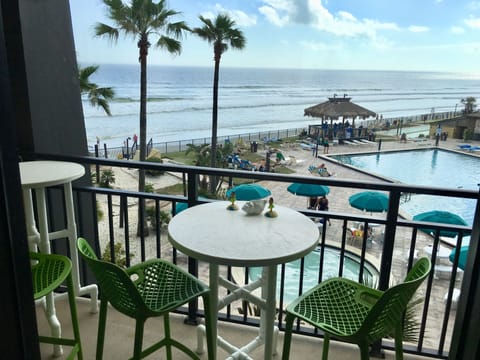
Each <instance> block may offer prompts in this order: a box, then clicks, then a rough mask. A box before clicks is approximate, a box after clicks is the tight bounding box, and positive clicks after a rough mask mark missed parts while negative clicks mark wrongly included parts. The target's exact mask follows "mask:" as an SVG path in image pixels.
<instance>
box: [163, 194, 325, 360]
mask: <svg viewBox="0 0 480 360" xmlns="http://www.w3.org/2000/svg"><path fill="white" fill-rule="evenodd" d="M243 204H244V202H241V201H239V202H237V205H238V207H239V208H241V207H242V205H243ZM228 205H229V202H224V201H219V202H212V203H207V204H202V205H197V206H194V207H192V208H189V209H186V210H184V211H182V212H181V213H179V214H177V215H175V216H174V217H173V219H172V220H171V221H170V223H169V225H168V233H169V238H170V241H171V242H172V244H173V246H174V247H175V248H177V249H178V250H180V251H182V252H183V253H185V254H187V255H188V256H191V257H193V258H196V259H198V260H202V261H205V262H208V263H209V264H210V275H209V283H210V290H211V292H212V301H211V307H212V313H213V312H214V311H218V310H219V309H221V308H223V307H224V306H226V305H227V304H228V303H230V302H231V301H233V300H236V299H238V298H245V299H247V300H249V301H251V302H255V303H257V304H258V305H259V306H260V307H261V308H262V311H261V318H260V332H259V336H258V337H257V338H256V339H255V340H254V341H252V342H251V343H250V344H248V345H246V346H244V347H242V348H241V349H238V348H235V347H234V346H231V345H229V344H228V343H226V341H225V340H223V339H221V338H219V342H218V343H219V344H220V345H222V346H223V347H224V348H226V349H227V350H229V351H230V352H231V353H232V354H233V355H232V356H244V357H245V356H247V355H246V354H247V353H248V352H250V351H251V350H253V349H254V348H256V347H258V346H259V345H261V344H265V351H264V359H268V360H271V359H272V356H273V355H274V354H275V353H276V349H274V347H275V346H274V342H275V339H274V322H275V306H276V283H277V281H276V276H277V265H278V264H282V263H285V262H290V261H293V260H295V259H298V258H301V257H302V256H305V255H306V254H308V253H309V252H311V251H312V250H313V249H314V248H315V246H316V245H317V243H318V239H319V230H318V228H317V226H316V225H315V223H314V222H313V221H312V220H310V219H309V218H308V217H306V216H304V215H303V214H300V213H299V212H297V211H294V210H292V209H289V208H286V207H283V206H275V208H274V211H276V212H277V214H278V217H276V218H269V217H266V216H264V215H263V214H261V215H255V216H251V215H247V214H246V213H245V212H243V211H242V210H236V211H232V210H227V206H228ZM266 211H268V210H265V212H266ZM219 265H230V266H240V267H245V266H262V267H263V272H262V273H263V275H262V278H261V279H259V280H258V286H257V287H260V286H261V287H262V298H259V299H255V296H254V295H252V294H251V291H252V290H254V289H255V288H256V287H255V285H254V284H249V285H248V290H247V291H248V293H247V291H246V290H245V288H241V287H239V286H238V285H236V284H233V283H231V282H229V281H228V280H226V279H223V278H219V276H218V275H219V274H218V266H219ZM219 285H221V286H224V287H227V288H228V289H229V290H230V291H231V294H229V295H228V296H227V298H228V299H220V300H219V299H218V286H219ZM212 327H213V331H214V332H215V334H214V336H216V335H217V334H216V324H215V325H214V326H212ZM198 350H199V351H202V350H203V345H200V344H199V349H198ZM246 358H248V357H246Z"/></svg>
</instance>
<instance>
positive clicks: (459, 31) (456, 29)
mask: <svg viewBox="0 0 480 360" xmlns="http://www.w3.org/2000/svg"><path fill="white" fill-rule="evenodd" d="M450 31H451V32H452V34H463V33H464V32H465V29H464V28H462V27H461V26H452V27H451V28H450Z"/></svg>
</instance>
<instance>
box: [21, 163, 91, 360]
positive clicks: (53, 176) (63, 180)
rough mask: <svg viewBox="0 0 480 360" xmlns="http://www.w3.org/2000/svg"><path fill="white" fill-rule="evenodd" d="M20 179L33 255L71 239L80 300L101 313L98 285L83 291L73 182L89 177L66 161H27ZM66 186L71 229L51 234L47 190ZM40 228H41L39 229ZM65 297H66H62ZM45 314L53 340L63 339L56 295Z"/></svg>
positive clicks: (58, 348) (56, 350)
mask: <svg viewBox="0 0 480 360" xmlns="http://www.w3.org/2000/svg"><path fill="white" fill-rule="evenodd" d="M19 167H20V178H21V183H22V190H23V201H24V208H25V221H26V226H27V235H28V243H29V247H30V250H31V251H36V250H37V246H38V248H39V249H40V251H41V252H42V253H46V254H50V252H51V251H50V241H51V240H56V239H60V238H68V241H69V244H70V256H71V260H72V280H73V284H74V287H75V294H76V295H77V296H79V295H84V294H89V295H90V299H91V308H90V311H91V312H92V313H96V312H98V304H97V300H98V288H97V286H96V285H95V284H92V285H88V286H84V287H81V286H80V276H79V267H78V253H77V247H76V241H77V226H76V223H75V212H74V205H73V193H72V181H73V180H76V179H78V178H80V177H82V176H83V175H84V174H85V169H84V167H83V166H81V165H79V164H76V163H70V162H63V161H26V162H20V163H19ZM57 185H63V191H64V195H65V211H66V217H67V226H66V228H65V229H63V230H59V231H55V232H50V231H49V228H48V214H47V204H46V196H45V190H46V188H48V187H51V186H57ZM32 190H35V191H34V192H35V200H36V210H37V217H38V224H35V217H34V208H33V201H32ZM37 225H38V226H37ZM63 295H65V296H66V293H65V294H62V295H61V296H63ZM45 314H46V316H47V319H48V322H49V324H50V328H51V331H52V336H54V337H60V334H61V328H60V322H59V321H58V319H57V316H56V313H55V303H54V298H53V293H52V294H50V295H49V296H47V297H46V305H45ZM62 353H63V350H62V347H61V346H60V345H55V346H54V356H60V355H62Z"/></svg>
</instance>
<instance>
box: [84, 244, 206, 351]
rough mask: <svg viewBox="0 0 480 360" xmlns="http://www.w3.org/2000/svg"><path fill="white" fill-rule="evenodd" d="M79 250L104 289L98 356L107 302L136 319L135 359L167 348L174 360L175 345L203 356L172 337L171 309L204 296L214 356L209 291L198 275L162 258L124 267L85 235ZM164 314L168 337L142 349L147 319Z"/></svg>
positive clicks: (101, 343) (182, 349)
mask: <svg viewBox="0 0 480 360" xmlns="http://www.w3.org/2000/svg"><path fill="white" fill-rule="evenodd" d="M77 246H78V250H79V252H80V254H81V256H82V257H83V259H85V261H86V262H87V264H88V266H89V267H90V269H91V270H92V271H93V273H94V275H95V277H96V279H97V282H98V286H99V288H100V290H101V303H100V315H99V322H98V339H97V353H96V359H97V360H100V359H102V357H103V345H104V341H105V325H106V320H107V305H108V303H110V304H111V305H112V306H113V307H114V308H115V309H117V310H118V311H119V312H121V313H122V314H124V315H126V316H129V317H131V318H133V319H135V321H136V325H135V344H134V350H133V358H132V359H141V358H144V357H146V356H148V355H150V354H151V353H153V352H155V351H157V350H159V349H160V348H162V347H164V346H165V347H166V352H167V358H168V359H169V360H171V359H172V347H176V348H178V349H179V350H181V351H183V352H184V353H185V354H187V355H188V356H190V357H191V358H192V359H200V358H199V356H198V355H196V354H195V353H194V352H193V351H192V350H190V349H189V348H187V347H186V346H185V345H183V344H181V343H180V342H178V341H176V340H174V339H172V338H171V334H170V320H169V312H170V311H172V310H175V309H177V308H178V307H180V306H182V305H184V304H186V303H188V302H190V301H192V300H194V299H196V298H197V297H198V296H202V298H203V304H204V306H205V326H206V330H207V331H206V332H207V337H206V338H207V351H208V358H209V359H213V358H214V351H215V349H214V347H213V346H214V342H213V337H212V336H211V333H212V331H211V325H210V324H211V323H212V322H211V320H210V319H211V316H212V315H213V314H210V311H209V309H210V307H209V303H210V298H209V296H210V290H209V288H208V287H207V286H206V285H204V284H203V283H202V282H200V281H199V280H198V279H197V278H195V277H194V276H192V275H191V274H189V273H187V272H186V271H184V270H182V269H181V268H179V267H177V266H175V265H174V264H172V263H169V262H167V261H164V260H161V259H152V260H148V261H146V262H143V263H141V264H137V265H134V266H131V267H130V268H128V269H123V268H121V267H119V266H117V265H115V264H113V263H110V262H107V261H102V260H99V259H98V258H97V256H96V255H95V253H94V251H93V249H92V248H91V247H90V245H89V244H88V243H87V241H86V240H85V239H83V238H79V239H78V241H77ZM157 316H163V319H164V331H165V336H164V337H163V339H161V340H160V341H159V342H157V343H155V344H153V345H152V346H150V347H148V348H147V349H145V350H143V351H142V342H143V330H144V324H145V321H146V320H147V319H148V318H150V317H157Z"/></svg>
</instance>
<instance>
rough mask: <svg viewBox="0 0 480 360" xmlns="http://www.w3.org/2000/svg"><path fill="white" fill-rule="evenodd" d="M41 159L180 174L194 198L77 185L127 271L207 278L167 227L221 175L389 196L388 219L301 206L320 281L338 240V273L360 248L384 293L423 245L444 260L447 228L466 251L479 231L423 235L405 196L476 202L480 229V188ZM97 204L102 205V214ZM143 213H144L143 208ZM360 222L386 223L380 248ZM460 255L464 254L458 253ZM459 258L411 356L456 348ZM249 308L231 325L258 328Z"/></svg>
mask: <svg viewBox="0 0 480 360" xmlns="http://www.w3.org/2000/svg"><path fill="white" fill-rule="evenodd" d="M35 158H37V159H50V160H66V161H74V162H78V163H81V164H84V165H86V166H87V168H90V169H92V170H93V171H95V169H99V170H97V171H102V170H101V169H102V168H105V167H108V168H110V167H118V168H126V167H127V166H128V169H130V171H135V170H132V169H145V170H162V171H164V172H169V173H170V174H173V175H175V176H177V177H178V179H179V183H182V184H183V186H184V189H183V191H181V192H179V193H182V194H187V195H186V196H184V195H167V194H157V193H140V192H138V191H134V190H123V189H108V188H101V187H94V186H74V192H75V194H76V206H77V214H84V213H85V211H84V210H85V207H89V209H90V210H91V211H90V212H88V211H87V212H86V213H87V214H88V213H89V214H90V215H89V216H91V219H86V218H85V217H83V218H80V219H78V224H77V227H78V229H79V230H78V233H79V235H82V234H83V233H85V232H88V231H91V230H92V229H86V226H87V225H86V224H89V223H90V224H91V223H93V224H94V229H93V233H94V235H93V239H90V240H91V241H92V242H93V244H94V245H95V249H96V251H97V253H98V254H99V255H102V254H103V253H107V254H109V256H110V259H111V260H112V261H123V263H124V265H125V266H130V265H131V264H133V263H136V262H139V261H144V260H146V259H147V258H151V257H159V258H160V257H161V258H167V259H169V260H171V261H172V262H174V263H176V264H178V265H180V266H185V267H187V268H188V270H189V271H190V272H191V273H193V274H194V275H196V276H199V277H201V276H203V273H200V272H199V267H202V266H204V265H205V264H198V262H197V261H196V260H194V259H189V258H187V257H186V256H184V255H183V254H179V253H178V252H177V251H176V249H174V248H172V247H171V245H170V244H169V242H168V236H167V234H166V231H165V226H166V223H167V222H168V219H167V218H168V216H166V215H174V214H175V207H176V206H175V205H176V204H178V203H187V204H188V206H195V205H196V204H199V203H202V202H206V201H210V200H207V199H205V198H199V195H198V194H199V189H200V183H201V180H202V178H204V177H209V176H215V177H217V178H219V179H220V178H222V179H224V180H225V181H226V182H227V183H229V184H232V182H233V179H249V180H254V181H269V182H274V183H278V182H281V183H289V182H300V183H319V184H323V185H329V186H334V187H337V188H345V189H370V190H377V191H385V192H388V194H389V208H388V212H387V214H386V216H385V217H373V216H370V215H369V214H366V215H363V214H362V215H358V214H352V213H339V212H333V211H330V212H328V214H327V213H326V212H322V211H313V210H305V209H298V210H299V211H301V212H302V213H304V214H305V215H307V216H309V217H311V218H314V219H323V225H321V230H322V231H321V237H320V240H319V251H318V255H317V256H318V259H319V261H318V266H319V268H318V270H319V277H318V278H319V281H320V279H321V278H322V272H323V271H324V252H323V249H324V247H325V246H326V245H327V244H332V243H333V244H334V245H336V247H337V248H338V249H339V259H340V260H339V263H338V264H337V266H338V268H337V274H338V275H339V276H342V274H343V264H344V262H345V257H346V256H347V255H348V254H349V252H351V251H352V249H353V251H354V252H356V253H357V255H358V256H359V259H360V260H359V263H360V271H359V274H358V281H362V280H363V278H364V277H363V274H362V272H363V271H364V270H363V269H364V265H365V263H366V262H369V261H370V260H371V258H372V257H373V258H374V259H377V260H379V261H377V263H378V265H379V278H378V281H377V282H376V283H375V284H374V285H376V287H377V288H379V289H382V290H385V289H387V288H388V287H389V285H390V284H391V283H392V282H398V281H401V279H402V278H403V276H404V275H405V274H406V272H407V271H408V269H410V268H411V266H412V264H413V263H414V261H415V259H416V257H417V256H418V251H419V250H420V251H421V249H422V246H424V245H431V246H432V255H431V259H432V262H433V263H435V262H437V260H438V259H437V249H438V248H439V246H440V245H441V237H440V236H439V232H440V230H453V231H457V232H458V234H459V236H458V240H457V242H456V244H455V248H457V249H458V250H459V249H460V246H461V240H462V237H463V236H464V234H467V233H468V232H469V231H470V230H471V229H469V228H468V227H465V226H455V225H441V224H428V228H430V229H433V231H434V233H433V236H431V235H427V234H424V233H422V232H421V231H419V228H421V227H422V226H423V227H424V226H425V223H422V222H418V221H411V220H406V219H402V218H401V217H399V207H400V203H401V199H402V198H403V197H404V196H405V194H408V195H410V194H426V195H433V196H447V197H455V198H466V199H475V200H476V201H477V210H476V213H475V219H474V224H480V213H479V211H478V208H479V206H478V203H479V199H480V196H479V193H478V192H476V191H468V190H459V189H444V188H430V187H418V186H411V185H402V184H391V183H385V182H368V181H354V180H342V179H338V178H319V177H315V178H314V177H305V176H297V175H284V174H271V173H259V172H248V171H237V170H227V169H212V168H202V167H192V166H183V165H166V164H155V163H140V162H136V161H128V163H127V162H125V161H119V160H108V159H95V158H92V157H72V156H59V155H55V156H54V155H45V154H43V155H42V154H36V155H35ZM182 179H183V180H182ZM92 204H97V205H94V207H93V208H92ZM98 204H100V205H98ZM95 207H97V208H96V209H95ZM99 208H100V209H99ZM139 208H140V209H141V211H139ZM82 210H83V211H82ZM102 212H103V216H102ZM133 215H138V221H136V222H134V223H132V222H131V221H130V220H129V219H130V218H131V217H132V216H133ZM327 215H328V218H329V219H330V221H335V222H337V223H340V224H341V225H342V226H341V231H340V233H339V234H338V235H335V236H334V235H333V233H332V231H333V230H331V228H330V227H329V226H327V222H326V221H325V219H326V216H327ZM352 222H358V223H360V224H363V228H364V229H368V228H369V227H370V226H371V225H378V226H380V227H381V228H384V231H380V233H381V234H380V235H381V236H378V238H377V243H376V244H375V246H372V247H369V242H368V241H367V240H368V238H367V237H368V232H367V231H365V232H364V235H363V240H364V241H362V242H361V244H360V245H359V247H355V246H353V247H352V246H351V244H349V242H350V239H349V233H348V227H349V224H351V223H352ZM332 228H333V227H332ZM147 229H148V230H149V231H150V233H149V235H147V234H146V230H147ZM116 244H120V247H121V249H122V250H121V251H119V250H118V248H117V249H116V248H115V246H116ZM70 250H71V249H70ZM458 253H459V252H458V251H457V254H458ZM458 261H459V259H458V256H457V257H455V259H454V262H453V264H452V265H453V266H450V268H449V269H451V272H449V273H444V272H443V273H442V274H441V276H440V273H438V274H437V273H435V272H432V273H431V275H430V277H429V279H428V281H426V283H425V284H424V285H423V286H422V288H421V290H420V296H421V298H422V299H424V301H423V303H422V304H421V305H420V306H419V307H418V309H417V310H416V315H417V316H416V319H417V321H418V327H419V334H418V340H417V341H415V342H413V343H408V344H406V345H405V351H406V352H410V353H414V354H418V355H424V356H430V357H434V358H442V359H443V358H447V357H448V349H449V346H450V339H451V334H452V330H453V325H454V322H455V316H456V312H455V310H454V308H455V305H456V304H457V301H458V300H457V299H456V290H455V289H459V288H460V286H461V281H462V279H461V271H459V270H457V265H458ZM374 262H375V261H374ZM299 267H300V269H299V278H298V288H299V293H301V292H303V291H305V290H306V289H305V288H304V284H303V278H304V274H305V263H304V260H303V259H302V261H300V265H299ZM222 271H223V272H224V273H225V275H226V276H228V277H229V278H230V279H232V278H234V277H235V280H236V281H244V282H246V283H248V282H249V281H250V279H249V269H244V270H243V273H242V274H240V276H239V275H238V274H234V273H233V270H232V268H231V267H225V268H224V269H222ZM475 271H477V272H478V271H480V269H476V270H475ZM82 274H83V278H84V279H88V277H87V275H88V274H87V272H86V270H85V269H83V272H82ZM477 276H478V274H477ZM278 277H279V279H280V287H279V288H280V289H279V291H280V296H279V301H278V319H277V320H278V326H279V328H280V329H284V307H285V305H286V301H285V299H284V291H285V265H282V267H281V271H280V274H279V276H278ZM242 278H243V279H242ZM87 281H88V280H87ZM462 295H463V294H460V296H462ZM249 309H251V307H249V304H247V303H245V302H243V303H240V304H237V305H233V306H228V307H227V308H226V309H225V310H223V311H222V312H221V313H220V314H219V318H220V319H221V320H223V321H229V322H234V323H242V324H246V325H252V326H257V325H258V316H257V315H258V314H257V313H256V312H255V309H253V310H252V311H251V312H249ZM186 312H188V315H189V318H190V319H191V320H192V322H194V320H195V317H196V316H197V315H201V311H199V310H198V309H197V307H196V306H190V307H189V309H188V310H186ZM295 331H297V332H298V333H301V334H305V335H310V336H321V334H319V333H318V332H317V331H315V330H314V329H312V328H309V327H305V326H297V328H296V329H295ZM382 347H383V348H386V349H393V344H392V343H391V342H390V341H388V340H384V341H383V342H382Z"/></svg>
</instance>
